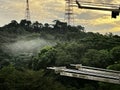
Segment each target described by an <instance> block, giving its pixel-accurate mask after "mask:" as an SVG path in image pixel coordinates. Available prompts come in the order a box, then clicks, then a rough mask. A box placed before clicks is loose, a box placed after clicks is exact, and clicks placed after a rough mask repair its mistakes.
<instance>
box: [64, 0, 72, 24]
mask: <svg viewBox="0 0 120 90" xmlns="http://www.w3.org/2000/svg"><path fill="white" fill-rule="evenodd" d="M65 1H66V3H65V20H66V21H67V23H68V25H73V23H74V13H73V2H74V0H65Z"/></svg>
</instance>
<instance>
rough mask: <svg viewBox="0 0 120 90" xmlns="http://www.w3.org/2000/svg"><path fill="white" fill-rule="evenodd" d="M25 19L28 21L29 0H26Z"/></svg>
mask: <svg viewBox="0 0 120 90" xmlns="http://www.w3.org/2000/svg"><path fill="white" fill-rule="evenodd" d="M25 19H26V20H30V8H29V0H26V10H25Z"/></svg>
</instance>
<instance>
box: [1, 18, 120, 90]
mask: <svg viewBox="0 0 120 90" xmlns="http://www.w3.org/2000/svg"><path fill="white" fill-rule="evenodd" d="M28 41H29V43H28ZM16 43H17V44H16ZM33 43H34V44H33ZM0 44H1V45H0V90H120V86H119V85H115V84H109V83H103V82H97V81H90V80H83V79H76V78H69V77H62V76H59V75H56V74H54V72H51V71H48V70H46V67H48V66H64V65H65V66H68V65H69V64H71V63H72V64H78V63H80V64H83V65H86V66H93V67H98V68H105V69H112V70H118V71H120V36H118V35H113V34H112V33H108V34H105V35H102V34H100V33H93V32H85V27H83V26H81V25H78V26H70V25H67V23H65V22H61V21H59V20H54V24H52V25H51V24H48V23H45V24H43V23H40V22H38V21H35V22H31V21H27V20H21V21H20V23H18V22H17V21H16V20H12V21H11V22H10V23H9V24H7V25H5V26H3V27H0ZM8 46H9V47H8ZM18 46H19V47H18ZM16 47H17V48H20V49H17V48H16ZM22 47H24V48H22ZM28 47H29V48H28ZM34 47H36V48H34ZM11 48H12V49H11ZM11 50H13V51H15V50H16V52H12V51H11ZM20 50H21V51H22V52H21V51H20ZM18 52H19V54H17V53H18Z"/></svg>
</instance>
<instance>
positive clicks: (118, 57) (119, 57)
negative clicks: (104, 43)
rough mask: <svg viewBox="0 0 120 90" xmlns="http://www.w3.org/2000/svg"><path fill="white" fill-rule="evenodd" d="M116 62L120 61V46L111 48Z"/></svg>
mask: <svg viewBox="0 0 120 90" xmlns="http://www.w3.org/2000/svg"><path fill="white" fill-rule="evenodd" d="M110 53H111V55H112V58H113V60H114V62H120V46H117V47H114V48H113V49H112V50H110Z"/></svg>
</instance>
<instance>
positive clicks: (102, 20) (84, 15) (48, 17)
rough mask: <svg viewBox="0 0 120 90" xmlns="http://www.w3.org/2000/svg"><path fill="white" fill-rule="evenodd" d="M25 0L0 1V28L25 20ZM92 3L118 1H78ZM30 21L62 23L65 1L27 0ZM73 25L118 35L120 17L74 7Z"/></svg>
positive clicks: (119, 0)
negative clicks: (14, 21) (59, 21)
mask: <svg viewBox="0 0 120 90" xmlns="http://www.w3.org/2000/svg"><path fill="white" fill-rule="evenodd" d="M25 1H26V0H0V26H4V25H5V24H8V23H10V22H11V20H17V21H18V22H19V21H20V20H21V19H24V18H25V8H26V4H25ZM80 1H88V2H94V3H109V4H120V0H80ZM29 4H30V15H31V21H33V22H35V21H39V22H41V23H46V22H47V23H52V21H53V20H56V19H57V20H61V21H64V20H65V19H64V17H65V0H29ZM74 25H82V26H84V27H85V30H86V31H88V32H99V33H102V34H106V33H109V32H112V33H113V34H117V35H120V16H118V17H117V18H116V19H113V18H111V12H108V11H95V10H87V9H78V8H77V7H74Z"/></svg>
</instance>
